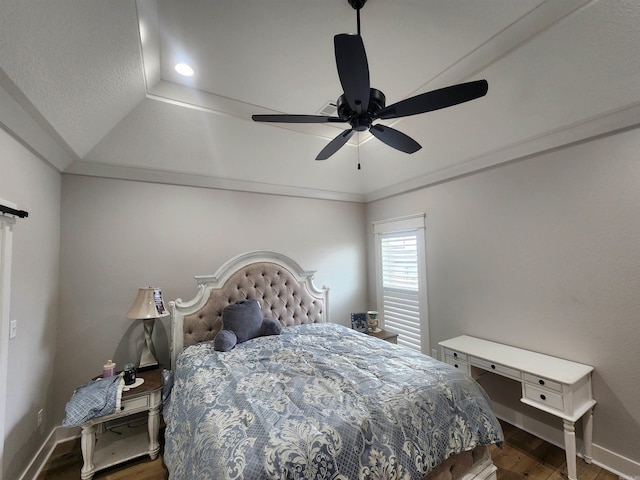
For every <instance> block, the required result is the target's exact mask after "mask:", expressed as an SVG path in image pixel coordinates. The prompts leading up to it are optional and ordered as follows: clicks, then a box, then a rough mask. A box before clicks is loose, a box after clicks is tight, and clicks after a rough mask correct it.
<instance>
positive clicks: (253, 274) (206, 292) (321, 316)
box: [169, 251, 328, 369]
mask: <svg viewBox="0 0 640 480" xmlns="http://www.w3.org/2000/svg"><path fill="white" fill-rule="evenodd" d="M314 273H315V272H312V271H311V272H309V271H304V270H302V268H300V266H299V265H298V264H297V263H296V262H294V261H293V260H291V259H290V258H288V257H286V256H284V255H282V254H279V253H276V252H269V251H254V252H249V253H244V254H242V255H239V256H237V257H234V258H232V259H231V260H229V261H228V262H226V263H225V264H224V265H222V266H221V267H220V268H219V269H218V271H217V272H216V273H215V274H214V275H206V276H205V275H202V276H196V277H195V278H196V281H197V283H198V293H197V294H196V296H195V298H193V299H192V300H190V301H186V302H185V301H182V299H180V298H179V299H177V300H175V301H172V302H169V305H170V309H171V317H172V318H171V368H172V369H173V368H174V367H175V360H176V358H177V356H178V354H179V353H180V352H181V351H182V349H183V348H185V347H188V346H189V345H194V344H196V343H199V342H204V341H207V340H213V338H214V337H215V336H216V334H217V333H218V332H219V331H220V329H221V328H222V309H223V308H224V307H226V306H227V305H229V304H232V303H235V302H237V301H238V300H242V299H245V298H252V299H256V300H258V302H259V303H260V306H261V308H262V313H263V315H264V316H265V317H266V318H272V319H274V320H278V321H279V322H280V323H281V324H282V325H283V326H288V325H299V324H301V323H317V322H325V321H327V318H328V314H327V308H328V288H326V287H323V288H322V289H319V288H317V287H316V286H315V285H314V284H313V274H314Z"/></svg>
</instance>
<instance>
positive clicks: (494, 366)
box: [469, 356, 520, 380]
mask: <svg viewBox="0 0 640 480" xmlns="http://www.w3.org/2000/svg"><path fill="white" fill-rule="evenodd" d="M469 363H471V365H473V366H475V367H480V368H484V369H485V370H489V371H490V372H496V373H499V374H500V375H504V376H505V377H509V378H513V379H515V380H520V370H516V369H514V368H510V367H505V366H504V365H500V364H499V363H493V362H489V361H488V360H484V359H482V358H478V357H472V356H469Z"/></svg>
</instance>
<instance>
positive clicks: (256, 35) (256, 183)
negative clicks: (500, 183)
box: [0, 0, 640, 201]
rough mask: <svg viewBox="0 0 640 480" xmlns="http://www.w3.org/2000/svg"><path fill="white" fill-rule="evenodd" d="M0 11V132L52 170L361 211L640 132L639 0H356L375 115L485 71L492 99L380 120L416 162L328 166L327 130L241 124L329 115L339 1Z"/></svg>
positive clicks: (17, 5) (363, 140) (350, 153)
mask: <svg viewBox="0 0 640 480" xmlns="http://www.w3.org/2000/svg"><path fill="white" fill-rule="evenodd" d="M0 5H1V7H0V69H1V70H0V86H1V87H2V89H1V91H0V122H1V124H2V127H3V128H4V129H5V130H7V131H8V132H10V133H11V134H12V135H13V136H15V137H16V138H18V139H20V140H21V141H22V142H23V143H25V144H27V145H29V146H30V148H31V149H32V150H33V151H34V152H36V153H37V154H39V155H40V156H42V157H43V158H45V159H46V160H47V161H49V162H50V163H52V164H53V165H54V166H55V167H56V168H58V169H59V170H61V171H63V172H68V173H76V174H83V175H97V176H106V177H112V178H128V179H136V180H144V181H155V182H167V183H176V184H185V185H198V186H206V187H214V188H230V189H238V190H245V191H257V192H267V193H282V194H289V195H303V196H311V197H319V198H335V199H340V200H348V201H371V200H375V199H378V198H383V197H386V196H389V195H393V194H396V193H400V192H403V191H407V190H411V189H415V188H419V187H422V186H424V185H428V184H430V183H434V182H439V181H442V180H446V179H448V178H452V177H456V176H459V175H464V174H468V173H470V172H473V171H475V170H479V169H484V168H487V167H490V166H493V165H497V164H500V163H503V162H507V161H510V160H513V159H517V158H521V157H523V156H527V155H531V154H533V153H537V152H540V151H545V150H547V149H551V148H555V147H558V146H561V145H565V144H568V143H572V142H576V141H581V140H584V139H586V138H590V137H592V136H595V135H600V134H603V133H607V132H611V131H615V130H618V129H624V128H628V127H630V126H633V125H637V124H638V123H640V27H639V25H640V3H639V2H637V1H622V0H599V1H587V0H518V1H514V0H473V1H472V0H469V1H451V0H394V1H392V2H391V1H385V0H368V2H367V3H366V5H365V6H364V7H363V9H362V10H361V28H362V38H363V40H364V44H365V48H366V52H367V57H368V63H369V69H370V78H371V86H372V87H375V88H377V89H380V90H382V91H383V92H384V93H385V95H386V97H387V104H391V103H395V102H397V101H399V100H402V99H404V98H407V97H410V96H412V95H416V94H419V93H423V92H427V91H430V90H434V89H437V88H441V87H444V86H448V85H452V84H456V83H461V82H466V81H471V80H477V79H482V78H484V79H487V81H488V82H489V91H488V93H487V95H486V96H485V97H483V98H480V99H477V100H474V101H471V102H468V103H463V104H460V105H457V106H455V107H451V108H448V109H445V110H438V111H435V112H430V113H427V114H423V115H417V116H412V117H408V118H403V119H398V120H393V121H390V120H387V121H381V123H383V124H385V125H389V126H393V128H396V129H398V130H401V131H402V132H404V133H406V134H407V135H409V136H411V137H413V138H414V139H415V140H417V141H418V142H419V143H420V144H421V145H422V149H421V150H419V151H418V152H416V153H415V154H412V155H408V154H405V153H401V152H398V151H396V150H394V149H392V148H390V147H388V146H387V145H385V144H383V143H382V142H380V141H378V140H377V139H376V138H373V137H371V136H370V134H368V133H367V132H363V133H360V134H357V135H354V136H353V137H352V138H351V140H350V142H349V143H348V144H347V145H346V146H345V147H343V148H342V149H341V150H339V151H338V152H337V153H336V154H335V155H333V156H332V157H331V158H329V159H328V160H325V161H315V160H314V159H315V157H316V155H317V153H318V152H319V151H320V150H321V149H322V148H323V147H324V146H325V145H326V144H327V143H328V142H329V141H330V140H331V139H333V138H334V137H335V136H336V135H338V134H339V133H340V132H341V130H340V129H344V128H345V127H344V126H343V125H342V124H314V125H308V124H305V125H293V124H264V123H256V122H253V121H252V120H251V115H252V114H256V113H299V114H318V113H320V112H321V111H322V110H323V108H325V107H327V105H328V104H330V103H335V101H336V99H337V98H338V96H339V95H340V94H341V93H342V89H341V85H340V81H339V78H338V75H337V71H336V64H335V57H334V49H333V37H334V35H336V34H338V33H354V32H356V12H355V10H354V9H353V8H352V7H351V6H350V5H349V4H348V2H347V0H322V1H320V0H317V1H311V0H307V1H301V0H270V1H265V0H243V1H241V2H240V1H238V0H189V1H179V0H138V1H134V0H118V1H86V0H48V1H46V2H43V1H38V0H0ZM181 61H182V62H187V63H189V64H190V65H191V66H192V67H193V69H194V71H195V74H194V75H193V76H192V77H182V76H180V75H179V74H178V73H176V71H175V70H174V65H175V64H176V63H178V62H181ZM358 163H360V164H361V165H362V169H361V170H358V169H357V168H356V166H357V164H358Z"/></svg>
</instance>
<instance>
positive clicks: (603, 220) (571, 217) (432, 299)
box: [367, 130, 640, 462]
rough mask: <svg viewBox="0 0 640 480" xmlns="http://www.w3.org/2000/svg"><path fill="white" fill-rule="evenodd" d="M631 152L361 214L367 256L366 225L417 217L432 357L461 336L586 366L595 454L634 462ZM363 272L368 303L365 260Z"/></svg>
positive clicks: (462, 182) (600, 146)
mask: <svg viewBox="0 0 640 480" xmlns="http://www.w3.org/2000/svg"><path fill="white" fill-rule="evenodd" d="M638 152H640V131H639V130H633V131H628V132H626V133H620V134H617V135H613V136H610V137H606V138H601V139H597V140H594V141H591V142H588V143H583V144H580V145H576V146H572V147H568V148H565V149H562V150H558V151H554V152H550V153H547V154H544V155H539V156H536V157H533V158H529V159H526V160H523V161H519V162H517V163H512V164H510V165H505V166H502V167H500V168H496V169H492V170H488V171H485V172H482V173H478V174H475V175H471V176H467V177H464V178H459V179H457V180H453V181H449V182H446V183H442V184H439V185H435V186H432V187H430V188H425V189H422V190H419V191H415V192H412V193H408V194H404V195H401V196H397V197H394V198H389V199H386V200H380V201H377V202H374V203H371V204H369V205H368V207H367V225H368V227H367V228H368V230H369V233H368V250H369V252H370V253H371V252H373V244H372V237H373V234H372V229H371V222H373V221H376V220H382V219H387V218H393V217H398V216H402V215H407V214H413V213H417V212H426V214H427V217H426V218H427V230H426V248H427V270H428V280H427V282H428V297H429V320H430V325H431V328H430V333H431V342H432V345H431V346H432V347H435V346H437V343H438V342H439V341H442V340H444V339H446V338H450V337H454V336H457V335H460V334H470V335H475V336H479V337H483V338H487V339H491V340H495V341H498V342H502V343H507V344H511V345H516V346H519V347H524V348H528V349H531V350H536V351H539V352H543V353H546V354H550V355H555V356H559V357H563V358H566V359H570V360H574V361H577V362H582V363H586V364H589V365H593V366H594V367H595V373H594V377H593V378H594V396H595V398H596V399H597V401H598V404H597V406H596V409H595V416H594V437H593V441H594V446H595V445H598V446H599V447H603V448H605V449H609V450H611V451H613V452H615V453H617V454H618V455H622V456H625V457H627V458H629V459H632V460H635V461H636V462H640V449H638V446H639V445H640V401H638V395H639V394H640V370H639V369H638V362H637V359H638V358H640V328H639V327H640V323H639V322H640V301H639V300H638V299H639V298H640V161H639V158H638ZM369 266H370V274H369V290H370V292H371V298H375V297H374V294H375V283H374V278H373V268H374V263H373V256H372V255H370V256H369ZM518 399H519V394H518V392H516V394H515V407H514V408H521V409H522V412H523V413H524V415H530V414H532V411H531V409H528V407H525V406H524V405H522V406H520V405H519V404H518ZM546 421H548V422H550V423H552V424H553V425H554V426H555V427H557V428H558V429H559V430H561V428H562V427H561V422H560V421H559V420H558V419H555V418H554V417H548V418H546ZM560 438H561V437H560ZM602 452H603V451H602V450H598V451H596V450H594V458H596V459H597V458H598V457H597V456H596V454H599V453H602Z"/></svg>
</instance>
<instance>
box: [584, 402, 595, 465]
mask: <svg viewBox="0 0 640 480" xmlns="http://www.w3.org/2000/svg"><path fill="white" fill-rule="evenodd" d="M582 428H583V435H584V461H585V462H587V463H591V461H592V459H593V408H590V409H589V410H587V413H585V414H584V417H582Z"/></svg>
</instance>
